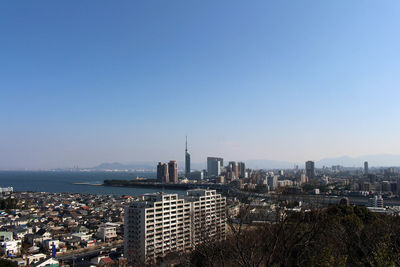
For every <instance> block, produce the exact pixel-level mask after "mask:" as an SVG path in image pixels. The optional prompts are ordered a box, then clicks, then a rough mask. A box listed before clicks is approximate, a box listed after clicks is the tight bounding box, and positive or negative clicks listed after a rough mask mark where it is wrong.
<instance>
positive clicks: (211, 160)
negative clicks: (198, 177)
mask: <svg viewBox="0 0 400 267" xmlns="http://www.w3.org/2000/svg"><path fill="white" fill-rule="evenodd" d="M223 166H224V159H223V158H216V157H208V158H207V176H209V177H213V176H219V175H221V170H222V167H223Z"/></svg>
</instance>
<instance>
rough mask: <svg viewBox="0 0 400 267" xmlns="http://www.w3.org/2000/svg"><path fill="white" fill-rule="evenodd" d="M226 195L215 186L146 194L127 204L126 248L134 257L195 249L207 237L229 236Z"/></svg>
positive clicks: (131, 257) (139, 257)
mask: <svg viewBox="0 0 400 267" xmlns="http://www.w3.org/2000/svg"><path fill="white" fill-rule="evenodd" d="M225 216H226V215H225V198H224V197H221V195H219V194H216V191H215V190H203V189H195V190H188V191H187V196H185V197H182V198H180V197H178V195H177V194H163V193H155V194H146V195H144V196H143V197H142V199H141V200H139V201H134V202H132V203H131V204H130V205H129V206H127V207H126V208H125V218H124V222H125V225H124V235H125V236H124V248H125V252H124V253H125V256H126V257H127V258H128V259H129V260H130V261H133V260H138V261H144V260H151V259H155V258H157V257H162V256H164V255H166V254H168V253H170V252H174V251H184V250H189V249H191V248H192V247H193V246H194V245H196V244H198V243H200V242H201V241H202V240H204V239H205V238H206V237H208V238H212V239H223V238H225V220H226V217H225Z"/></svg>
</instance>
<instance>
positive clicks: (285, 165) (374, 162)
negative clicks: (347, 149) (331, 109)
mask: <svg viewBox="0 0 400 267" xmlns="http://www.w3.org/2000/svg"><path fill="white" fill-rule="evenodd" d="M364 161H368V164H369V166H370V167H395V166H400V155H392V154H376V155H367V156H360V157H349V156H342V157H336V158H324V159H321V160H318V161H316V162H315V165H316V167H318V168H321V167H323V166H328V167H330V166H332V165H341V166H344V167H360V168H362V167H363V164H364ZM244 162H245V163H246V167H247V168H251V169H289V168H293V167H294V166H295V165H298V166H299V167H300V168H304V163H303V162H301V163H295V162H288V161H279V160H264V159H258V160H245V161H244ZM157 163H158V162H155V161H154V162H135V163H119V162H112V163H101V164H100V165H98V166H95V167H93V168H91V169H93V170H154V171H155V170H156V166H157ZM227 163H228V162H227V161H226V162H225V161H224V164H227ZM178 166H179V169H183V166H184V162H178ZM206 166H207V163H206V162H192V166H191V167H192V169H194V170H201V169H205V168H206Z"/></svg>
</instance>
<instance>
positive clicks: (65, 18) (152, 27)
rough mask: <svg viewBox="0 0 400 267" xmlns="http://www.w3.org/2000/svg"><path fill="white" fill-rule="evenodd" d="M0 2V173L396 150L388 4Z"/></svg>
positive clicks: (399, 53)
mask: <svg viewBox="0 0 400 267" xmlns="http://www.w3.org/2000/svg"><path fill="white" fill-rule="evenodd" d="M0 7H1V8H0V27H1V30H2V37H3V38H2V42H0V49H1V51H2V52H1V60H0V62H1V63H0V93H1V97H0V114H1V115H0V124H1V125H2V127H1V131H0V169H24V168H27V169H51V168H66V167H72V166H76V165H78V166H81V167H92V166H96V165H98V164H100V163H102V162H139V161H140V162H146V161H166V160H169V159H176V160H178V161H183V158H184V147H185V136H186V135H188V141H189V152H190V153H191V155H192V161H193V162H203V161H205V159H206V157H207V156H221V157H223V158H225V159H228V160H236V161H240V160H243V161H246V160H252V159H266V160H277V161H287V162H295V163H302V162H305V161H306V160H315V161H318V160H321V159H324V158H332V157H342V156H344V155H347V156H351V157H359V156H363V155H375V154H393V155H399V154H400V142H398V140H397V139H398V136H399V134H400V125H399V124H398V123H397V119H398V118H397V117H398V114H400V105H399V104H398V100H399V99H400V90H399V88H400V76H399V70H400V50H399V47H400V35H399V34H398V29H399V28H400V27H399V26H400V18H399V16H398V14H399V11H400V2H398V1H379V2H376V1H364V2H360V1H345V0H339V1H331V2H326V1H316V0H315V1H311V0H310V1H296V2H282V1H252V2H251V3H249V2H243V1H236V0H233V1H232V0H230V1H225V0H223V1H209V0H205V1H200V2H193V1H152V0H149V1H120V2H117V3H115V2H109V1H103V0H99V1H95V2H88V1H77V2H69V1H68V2H59V1H32V2H18V1H3V2H1V3H0ZM399 165H400V162H399Z"/></svg>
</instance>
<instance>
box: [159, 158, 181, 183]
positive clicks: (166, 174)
mask: <svg viewBox="0 0 400 267" xmlns="http://www.w3.org/2000/svg"><path fill="white" fill-rule="evenodd" d="M157 181H158V182H159V183H166V184H168V183H173V184H176V183H178V163H177V162H176V161H175V160H171V161H170V162H168V164H167V163H162V162H159V163H158V165H157Z"/></svg>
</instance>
